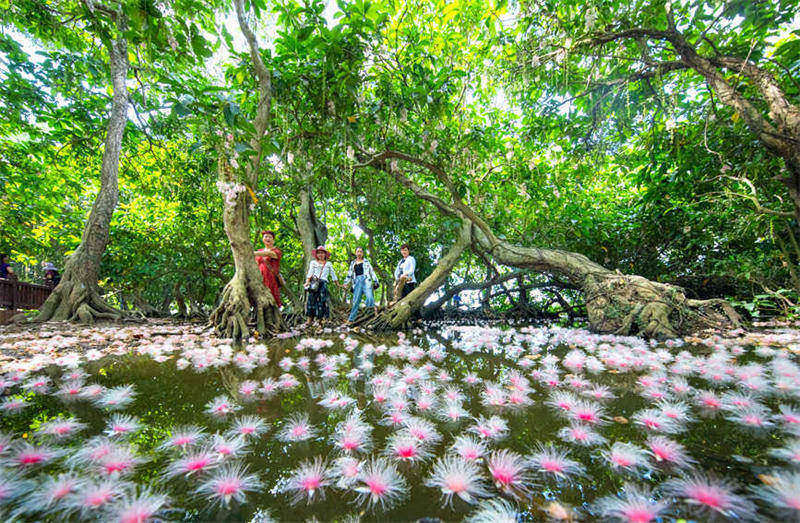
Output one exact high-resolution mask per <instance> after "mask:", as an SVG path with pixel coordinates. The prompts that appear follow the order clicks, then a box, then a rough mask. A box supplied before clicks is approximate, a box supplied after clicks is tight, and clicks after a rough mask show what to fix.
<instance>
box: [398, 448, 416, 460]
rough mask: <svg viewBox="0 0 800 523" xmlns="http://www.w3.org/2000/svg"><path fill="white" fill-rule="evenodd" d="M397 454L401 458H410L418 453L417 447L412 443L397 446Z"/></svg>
mask: <svg viewBox="0 0 800 523" xmlns="http://www.w3.org/2000/svg"><path fill="white" fill-rule="evenodd" d="M397 455H398V456H400V457H401V458H404V459H408V458H413V457H414V456H416V455H417V449H416V448H414V447H413V446H412V445H408V446H405V447H398V448H397Z"/></svg>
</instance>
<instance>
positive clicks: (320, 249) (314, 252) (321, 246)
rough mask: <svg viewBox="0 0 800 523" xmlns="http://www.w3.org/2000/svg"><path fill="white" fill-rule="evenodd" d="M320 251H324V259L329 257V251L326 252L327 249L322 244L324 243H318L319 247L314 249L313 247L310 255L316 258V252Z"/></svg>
mask: <svg viewBox="0 0 800 523" xmlns="http://www.w3.org/2000/svg"><path fill="white" fill-rule="evenodd" d="M320 252H324V253H325V259H326V260H327V259H330V257H331V253H330V252H328V250H327V249H326V248H325V246H324V245H320V246H319V247H317V248H316V249H314V250H313V251H311V255H312V256H313V257H314V258H316V257H317V254H318V253H320Z"/></svg>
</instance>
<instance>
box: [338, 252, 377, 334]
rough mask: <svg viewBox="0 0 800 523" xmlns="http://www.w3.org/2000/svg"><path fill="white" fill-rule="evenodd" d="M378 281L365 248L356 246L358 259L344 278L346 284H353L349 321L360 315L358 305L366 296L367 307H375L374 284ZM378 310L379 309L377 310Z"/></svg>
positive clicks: (351, 264)
mask: <svg viewBox="0 0 800 523" xmlns="http://www.w3.org/2000/svg"><path fill="white" fill-rule="evenodd" d="M377 281H378V277H377V276H375V270H374V269H373V268H372V264H371V263H370V262H369V261H368V260H365V259H364V249H362V248H361V247H356V259H355V260H353V261H352V262H351V263H350V270H348V271H347V278H345V280H344V284H345V286H347V285H349V284H350V283H352V284H353V308H352V309H350V317H349V318H348V320H347V321H350V322H352V321H353V320H355V319H356V316H357V315H358V307H359V305H361V298H362V297H364V296H366V298H367V308H370V307H373V308H374V307H375V297H374V296H373V294H372V288H373V284H374V283H375V282H377ZM375 312H376V313H377V312H378V311H377V310H376V311H375Z"/></svg>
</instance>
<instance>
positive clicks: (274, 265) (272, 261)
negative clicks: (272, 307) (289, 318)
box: [256, 247, 283, 307]
mask: <svg viewBox="0 0 800 523" xmlns="http://www.w3.org/2000/svg"><path fill="white" fill-rule="evenodd" d="M273 248H274V249H275V252H276V253H277V254H278V257H277V258H270V257H268V256H256V262H258V270H260V271H261V276H262V277H263V278H264V285H265V286H266V287H267V289H269V290H270V292H271V293H272V296H273V297H274V298H275V302H276V303H277V304H278V307H280V306H281V290H280V288H279V287H278V279H277V278H276V277H275V275H276V274H278V273H279V272H280V270H281V257H282V256H283V251H281V250H280V249H278V248H277V247H273Z"/></svg>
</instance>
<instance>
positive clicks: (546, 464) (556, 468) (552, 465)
mask: <svg viewBox="0 0 800 523" xmlns="http://www.w3.org/2000/svg"><path fill="white" fill-rule="evenodd" d="M542 468H543V469H545V470H546V471H547V472H563V471H564V467H563V466H562V465H561V463H559V462H557V461H554V460H544V461H542Z"/></svg>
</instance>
